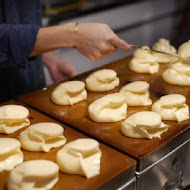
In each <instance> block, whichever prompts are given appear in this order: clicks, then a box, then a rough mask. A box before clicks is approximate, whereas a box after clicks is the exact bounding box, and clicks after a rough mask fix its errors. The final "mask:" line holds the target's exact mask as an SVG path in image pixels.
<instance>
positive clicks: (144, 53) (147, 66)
mask: <svg viewBox="0 0 190 190" xmlns="http://www.w3.org/2000/svg"><path fill="white" fill-rule="evenodd" d="M148 49H150V48H149V47H147V46H144V47H143V48H140V49H137V50H136V51H135V52H134V54H133V58H132V59H131V60H130V62H129V68H130V69H131V70H132V71H134V72H137V73H150V74H153V73H157V72H158V70H159V63H158V62H157V61H156V59H155V57H154V56H153V55H152V54H151V52H150V51H149V50H148Z"/></svg>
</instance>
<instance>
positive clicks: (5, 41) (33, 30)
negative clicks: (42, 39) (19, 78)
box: [0, 24, 39, 67]
mask: <svg viewBox="0 0 190 190" xmlns="http://www.w3.org/2000/svg"><path fill="white" fill-rule="evenodd" d="M38 30H39V26H37V25H10V24H0V67H1V64H2V65H4V66H5V65H6V66H7V67H9V66H10V65H12V64H14V65H17V66H18V67H27V61H28V58H29V55H30V53H31V52H32V50H33V48H34V45H35V42H36V37H37V34H38Z"/></svg>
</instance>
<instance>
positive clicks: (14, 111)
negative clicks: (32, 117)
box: [0, 105, 30, 134]
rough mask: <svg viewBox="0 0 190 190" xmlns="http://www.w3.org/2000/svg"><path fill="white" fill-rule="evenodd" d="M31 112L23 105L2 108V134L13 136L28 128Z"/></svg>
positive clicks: (0, 114)
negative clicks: (16, 132)
mask: <svg viewBox="0 0 190 190" xmlns="http://www.w3.org/2000/svg"><path fill="white" fill-rule="evenodd" d="M28 115H29V111H28V109H27V108H25V107H24V106H21V105H4V106H1V107H0V133H4V134H11V133H14V132H15V131H17V130H19V129H21V128H23V127H25V126H28V125H29V124H30V121H29V120H28V119H27V117H28Z"/></svg>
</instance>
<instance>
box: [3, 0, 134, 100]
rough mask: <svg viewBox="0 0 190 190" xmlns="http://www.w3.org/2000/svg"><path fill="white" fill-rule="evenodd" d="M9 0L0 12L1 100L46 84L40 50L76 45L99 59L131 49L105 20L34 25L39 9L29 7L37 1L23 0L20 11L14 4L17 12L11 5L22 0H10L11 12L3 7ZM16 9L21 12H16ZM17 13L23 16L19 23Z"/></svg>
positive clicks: (89, 55)
mask: <svg viewBox="0 0 190 190" xmlns="http://www.w3.org/2000/svg"><path fill="white" fill-rule="evenodd" d="M10 1H11V0H8V1H3V0H0V15H4V16H0V22H1V23H5V22H4V20H6V23H7V24H0V40H1V43H0V87H1V93H0V101H5V100H8V99H12V98H15V97H18V96H20V95H22V94H24V93H27V92H30V91H33V90H35V89H37V88H42V87H44V86H45V84H44V74H43V65H42V64H41V57H39V56H38V55H41V54H43V53H46V52H51V51H53V50H56V49H59V48H65V47H67V48H68V47H73V46H76V49H77V50H78V51H79V53H81V54H83V55H85V56H86V57H88V58H90V59H92V60H98V59H102V58H103V57H105V56H107V55H108V54H110V53H112V52H114V51H116V50H117V48H122V49H124V50H126V51H129V50H130V49H131V47H130V46H129V44H127V43H126V42H125V41H123V40H121V39H120V38H119V37H118V36H117V35H116V34H114V32H113V31H112V30H111V29H110V28H109V27H108V26H107V25H106V24H101V23H80V24H79V25H77V30H78V31H77V32H76V23H68V24H64V25H60V26H50V27H40V24H38V25H36V20H35V19H34V18H36V17H38V16H39V14H40V11H39V9H35V10H36V12H37V13H38V14H36V15H34V14H33V12H34V11H32V10H33V7H31V5H34V4H35V3H36V2H39V1H35V3H34V1H26V2H27V3H26V5H27V6H28V7H27V6H25V9H24V10H25V11H24V12H20V11H19V7H20V6H17V9H16V12H17V14H16V13H14V10H15V9H14V8H13V7H15V6H16V5H18V4H19V5H20V3H21V4H22V3H23V2H24V1H23V2H20V1H19V3H18V2H17V3H18V4H14V3H13V2H15V1H14V0H12V4H9V5H10V6H9V11H10V13H9V14H6V13H7V12H8V11H5V10H6V9H4V7H8V5H7V3H8V2H9V3H10ZM2 2H4V3H2ZM21 7H22V6H21ZM37 7H38V6H37ZM12 9H13V11H11V10H12ZM18 12H19V13H20V14H21V13H22V14H21V15H18ZM1 13H2V14H1ZM11 14H12V16H11ZM14 15H17V16H14ZM23 15H25V16H23ZM17 17H19V18H22V19H21V23H22V25H20V21H19V22H18V20H19V19H18V18H17ZM28 17H30V19H29V20H30V23H29V24H28V22H26V20H27V18H28ZM10 18H11V19H12V20H11V24H10ZM13 18H14V19H13ZM12 23H13V24H12ZM50 65H51V66H52V65H54V63H52V64H50ZM55 70H56V69H55ZM55 73H56V72H55Z"/></svg>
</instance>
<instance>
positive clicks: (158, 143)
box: [19, 56, 190, 166]
mask: <svg viewBox="0 0 190 190" xmlns="http://www.w3.org/2000/svg"><path fill="white" fill-rule="evenodd" d="M131 58H132V57H131V56H130V57H126V58H124V59H122V60H119V61H116V62H113V63H110V64H107V65H105V66H103V67H100V68H98V69H102V68H110V69H114V70H115V71H116V72H117V73H118V77H119V78H120V85H119V87H117V88H115V89H114V90H112V91H109V92H105V93H100V92H90V91H88V98H87V100H86V101H82V102H80V103H78V104H75V105H73V106H59V105H55V104H54V103H52V102H51V100H50V95H51V93H52V91H53V89H54V88H55V87H56V86H57V85H58V84H54V85H51V86H49V87H47V89H46V90H42V89H41V90H37V91H34V92H32V93H29V94H26V95H24V96H22V97H20V98H19V100H21V101H22V102H25V103H26V104H28V105H31V106H33V107H35V108H37V109H38V110H42V111H43V112H44V113H47V114H50V115H51V116H53V117H56V118H58V119H59V120H60V121H63V122H65V123H68V124H70V125H71V126H72V127H74V128H76V129H78V130H81V131H84V132H86V133H88V134H90V135H92V136H94V137H96V138H97V139H101V140H103V141H104V142H106V143H107V144H110V145H112V146H114V147H115V148H117V149H119V150H121V151H123V152H125V153H126V154H128V155H131V156H133V157H134V158H135V159H137V160H139V159H145V158H146V157H147V156H148V155H150V154H152V153H154V152H155V151H157V150H159V149H160V148H161V147H163V146H164V145H166V144H167V143H168V142H169V141H170V140H172V139H173V138H174V137H176V136H178V135H179V134H180V133H182V131H185V130H186V129H187V128H189V125H190V120H186V121H184V122H181V123H177V122H173V121H164V123H166V124H167V125H169V130H168V131H167V132H165V133H163V134H162V136H161V139H159V138H153V139H152V140H148V139H133V138H127V137H125V136H123V135H122V133H121V130H120V124H121V122H122V121H121V122H115V123H97V122H94V121H92V120H91V119H90V118H89V116H88V106H89V104H90V103H92V102H93V101H94V100H96V99H98V98H100V97H102V96H104V95H105V94H108V93H112V92H118V91H119V90H120V88H121V87H122V86H124V85H126V84H127V83H129V82H132V81H138V80H144V81H147V82H148V83H149V84H150V97H151V99H152V101H153V102H155V101H156V100H158V99H159V98H160V97H161V96H163V95H166V94H172V93H180V94H183V95H184V96H186V98H187V104H188V105H190V98H189V92H190V87H182V86H175V85H170V84H167V83H165V82H164V81H163V80H162V78H161V73H162V72H163V71H164V70H165V69H166V68H167V67H168V65H169V64H164V63H163V64H160V70H159V72H158V73H156V74H152V75H151V74H137V73H135V72H132V71H130V70H129V68H128V63H129V61H130V59H131ZM98 69H96V70H98ZM93 71H94V70H92V71H90V72H87V73H84V74H82V75H78V76H76V77H73V78H72V80H82V81H85V78H86V77H87V76H88V75H89V74H90V73H91V72H93ZM127 110H128V111H127V116H130V115H131V114H134V113H136V112H139V111H145V110H151V106H146V107H128V109H127ZM176 146H177V144H176ZM171 149H172V148H170V149H166V150H167V151H166V152H165V153H164V154H166V153H168V152H169V151H171ZM162 156H163V155H162ZM162 156H160V158H161V157H162ZM160 158H158V159H160ZM158 159H157V160H158ZM154 161H156V160H155V159H154ZM147 166H148V165H147Z"/></svg>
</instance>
